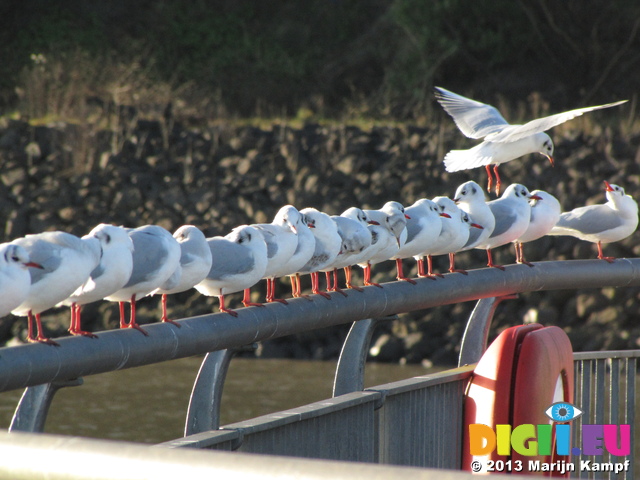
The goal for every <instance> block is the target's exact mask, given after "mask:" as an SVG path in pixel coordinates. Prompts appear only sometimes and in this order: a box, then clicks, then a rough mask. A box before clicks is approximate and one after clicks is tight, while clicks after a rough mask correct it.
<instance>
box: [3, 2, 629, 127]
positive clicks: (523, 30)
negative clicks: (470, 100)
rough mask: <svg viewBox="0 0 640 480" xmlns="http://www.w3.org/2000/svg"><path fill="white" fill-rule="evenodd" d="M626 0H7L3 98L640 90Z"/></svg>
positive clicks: (136, 102) (206, 107)
mask: <svg viewBox="0 0 640 480" xmlns="http://www.w3.org/2000/svg"><path fill="white" fill-rule="evenodd" d="M639 19H640V4H637V2H633V1H629V0H613V1H611V2H607V3H602V2H583V1H580V0H569V1H563V2H553V1H550V0H537V1H534V2H524V1H516V2H514V1H512V0H495V1H491V2H489V1H481V2H468V1H467V0H438V1H428V2H425V1H422V0H367V1H362V2H353V1H347V0H309V1H305V2H295V1H292V0H285V1H282V2H254V1H239V2H235V1H225V0H214V1H205V0H196V1H192V2H186V3H185V2H177V1H175V0H173V1H172V0H159V1H152V0H139V1H136V2H127V1H125V0H111V1H109V2H99V1H96V0H68V1H65V2H47V1H42V0H27V1H23V0H5V1H4V2H2V3H1V4H0V27H1V28H0V45H2V49H3V55H2V59H3V61H2V62H1V63H0V113H4V114H8V113H13V114H14V115H21V116H28V117H29V118H37V119H50V118H54V117H57V118H60V117H63V118H64V119H65V120H74V119H75V120H77V121H84V122H91V121H92V120H93V117H92V115H94V114H95V110H96V107H98V106H102V107H104V106H109V107H111V108H117V107H118V106H121V105H126V106H133V107H136V108H137V109H138V110H141V111H144V110H147V113H146V114H147V115H152V114H153V115H158V116H159V115H162V114H166V107H167V105H169V104H171V108H172V110H173V113H176V114H178V113H181V114H184V115H187V116H190V117H192V118H194V119H197V118H202V119H215V118H229V117H243V118H246V117H285V118H296V117H298V118H300V117H301V118H308V117H311V116H313V117H315V118H332V119H336V118H337V119H341V118H345V117H346V118H375V119H387V120H410V121H418V122H425V121H426V120H427V119H428V116H429V114H430V110H431V109H432V108H433V102H432V97H431V87H432V86H433V85H434V84H441V85H444V86H447V87H449V88H451V89H452V90H454V91H460V92H461V93H463V94H465V93H466V94H473V95H474V96H475V97H478V98H483V99H485V100H486V101H489V102H491V103H496V102H499V101H500V100H501V99H502V100H503V101H506V102H513V101H514V100H523V99H526V98H527V97H528V96H529V95H530V94H531V93H532V92H539V93H540V94H541V97H542V98H543V99H544V100H545V101H547V102H552V104H553V106H554V108H553V110H554V111H560V110H563V109H568V108H573V107H576V106H578V105H586V104H590V103H599V102H602V103H604V102H609V101H612V100H615V99H620V98H631V97H632V96H634V95H635V89H636V85H638V83H639V80H640V78H638V77H640V68H638V64H639V62H640V54H639V53H638V52H640V35H639V32H638V30H639V28H640V20H639Z"/></svg>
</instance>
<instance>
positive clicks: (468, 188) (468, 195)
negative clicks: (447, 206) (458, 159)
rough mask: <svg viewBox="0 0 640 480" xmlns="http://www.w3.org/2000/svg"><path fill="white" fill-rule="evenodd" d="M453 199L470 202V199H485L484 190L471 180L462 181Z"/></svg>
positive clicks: (458, 201) (457, 201)
mask: <svg viewBox="0 0 640 480" xmlns="http://www.w3.org/2000/svg"><path fill="white" fill-rule="evenodd" d="M453 201H454V202H456V203H460V202H472V201H482V202H484V201H485V196H484V191H483V190H482V188H481V187H480V185H478V184H477V183H476V182H474V181H473V180H470V181H468V182H465V183H463V184H462V185H460V186H459V187H458V189H457V190H456V193H455V195H454V197H453Z"/></svg>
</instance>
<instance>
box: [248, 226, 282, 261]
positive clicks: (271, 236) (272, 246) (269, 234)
mask: <svg viewBox="0 0 640 480" xmlns="http://www.w3.org/2000/svg"><path fill="white" fill-rule="evenodd" d="M253 226H254V227H256V228H257V229H258V230H260V232H262V236H263V237H264V243H266V244H267V258H268V259H269V260H271V259H272V258H273V257H274V256H275V255H277V254H278V248H279V245H278V242H277V241H276V235H275V233H274V232H273V230H272V228H273V225H271V224H270V223H267V224H257V225H253Z"/></svg>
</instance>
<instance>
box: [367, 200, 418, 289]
mask: <svg viewBox="0 0 640 480" xmlns="http://www.w3.org/2000/svg"><path fill="white" fill-rule="evenodd" d="M363 211H364V213H365V214H366V215H367V217H368V218H370V219H371V220H373V221H374V222H376V223H377V224H378V225H375V224H373V225H369V226H368V228H369V230H370V232H371V245H370V246H369V247H368V248H367V249H365V250H364V251H363V256H364V260H363V261H361V262H358V266H360V267H362V268H363V269H364V284H365V285H367V286H370V285H373V286H375V287H379V288H382V285H380V284H379V283H375V282H373V281H371V266H372V265H375V264H376V263H380V262H384V261H385V260H390V259H391V257H393V256H394V255H395V254H396V253H398V250H400V248H401V247H402V246H403V245H404V242H405V240H406V238H407V229H406V226H407V220H408V219H409V216H408V215H407V214H405V213H404V207H403V206H402V204H401V203H399V202H393V201H392V202H387V203H385V204H384V205H383V206H382V208H381V209H379V210H363ZM365 252H366V254H365Z"/></svg>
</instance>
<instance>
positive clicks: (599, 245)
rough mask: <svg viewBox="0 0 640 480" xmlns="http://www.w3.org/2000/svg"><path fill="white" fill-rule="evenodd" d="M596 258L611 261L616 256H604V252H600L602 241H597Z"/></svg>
mask: <svg viewBox="0 0 640 480" xmlns="http://www.w3.org/2000/svg"><path fill="white" fill-rule="evenodd" d="M598 259H600V260H604V261H606V262H609V263H613V262H614V261H615V259H616V257H605V256H604V253H603V252H602V242H598Z"/></svg>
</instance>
